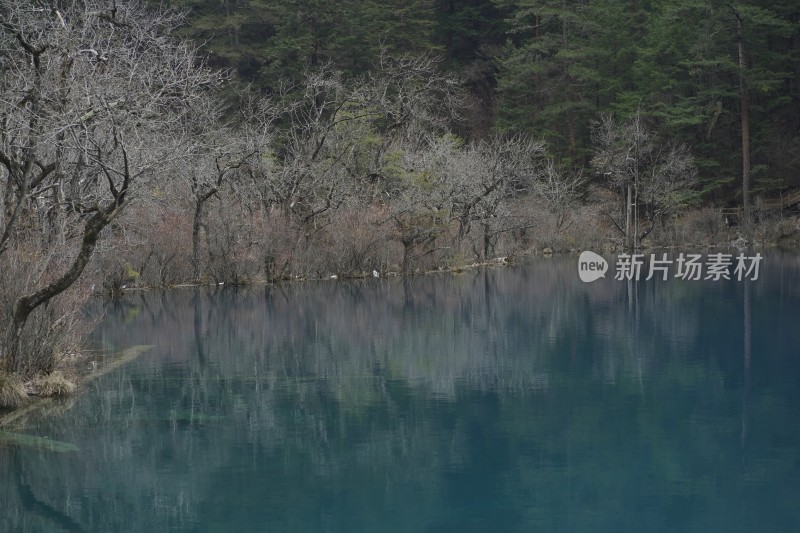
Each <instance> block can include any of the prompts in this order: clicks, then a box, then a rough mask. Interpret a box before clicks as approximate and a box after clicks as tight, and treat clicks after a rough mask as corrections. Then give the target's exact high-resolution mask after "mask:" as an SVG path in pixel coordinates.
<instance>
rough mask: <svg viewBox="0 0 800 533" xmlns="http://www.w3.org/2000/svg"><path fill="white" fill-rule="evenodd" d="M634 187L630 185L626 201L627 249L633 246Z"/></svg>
mask: <svg viewBox="0 0 800 533" xmlns="http://www.w3.org/2000/svg"><path fill="white" fill-rule="evenodd" d="M632 191H633V188H632V187H631V186H630V185H628V197H627V199H626V201H625V249H626V250H630V249H631V248H633V246H632V244H631V235H632V234H633V231H631V214H632V213H631V212H632V208H633V192H632Z"/></svg>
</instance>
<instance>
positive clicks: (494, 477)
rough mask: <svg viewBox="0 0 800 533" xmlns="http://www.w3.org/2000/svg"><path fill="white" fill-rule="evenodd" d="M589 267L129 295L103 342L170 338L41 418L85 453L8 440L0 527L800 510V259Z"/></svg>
mask: <svg viewBox="0 0 800 533" xmlns="http://www.w3.org/2000/svg"><path fill="white" fill-rule="evenodd" d="M573 263H574V258H573V257H561V258H560V257H555V258H551V259H549V260H541V261H537V262H536V263H535V264H533V265H531V266H525V267H515V268H506V269H496V270H493V269H488V270H477V271H474V272H466V273H463V274H459V275H450V274H446V275H432V276H422V277H412V278H404V279H398V278H395V279H383V278H381V279H368V280H362V281H354V282H341V281H337V282H329V281H328V282H310V283H302V284H285V285H275V286H266V287H261V288H251V289H247V290H240V291H235V290H230V289H225V290H222V291H206V290H180V291H174V292H172V293H168V294H158V293H139V294H134V295H131V296H129V297H128V298H127V299H126V300H124V301H122V302H114V303H112V304H109V306H108V308H107V309H106V311H107V313H108V316H107V318H106V319H105V321H104V322H103V324H102V326H101V327H100V328H99V329H98V332H97V341H98V342H100V343H102V344H103V345H105V346H106V347H107V348H108V349H110V350H113V349H116V348H120V347H125V346H129V345H133V344H154V345H156V346H157V348H156V349H155V350H153V351H152V352H151V353H149V354H147V355H145V356H143V357H142V358H141V359H140V360H139V361H137V362H136V363H133V364H131V365H129V366H126V367H123V368H121V369H120V370H118V371H116V372H114V373H111V374H109V375H107V376H104V377H103V378H101V379H100V380H99V381H97V382H95V383H92V384H91V385H89V387H88V390H86V391H85V392H84V393H83V394H82V395H81V396H80V397H79V398H77V399H76V401H74V402H73V403H74V406H72V407H71V408H69V409H62V410H61V411H59V412H58V413H54V414H52V415H49V414H47V413H43V414H41V415H39V416H38V417H36V418H35V419H29V420H28V421H27V427H26V428H25V429H24V431H25V432H27V433H29V434H33V435H39V436H48V437H50V438H53V439H58V440H62V441H66V442H71V443H74V444H75V445H77V446H78V447H79V449H80V451H79V452H77V453H63V454H55V453H52V452H41V451H36V450H29V449H24V448H18V447H15V448H10V447H5V448H3V449H2V454H0V475H2V476H4V479H7V480H13V482H10V483H6V484H4V485H3V486H2V488H0V505H1V506H2V508H3V509H4V512H3V516H2V518H0V520H1V521H2V522H0V529H3V530H9V531H39V530H58V529H60V530H65V531H81V530H86V531H119V530H145V529H151V530H154V531H162V530H181V529H189V530H191V529H198V530H209V531H213V530H217V529H219V530H223V529H224V530H229V529H235V528H239V529H242V530H253V529H256V530H259V529H270V530H272V529H274V530H278V531H374V530H378V529H380V530H381V531H421V530H425V529H426V528H427V529H431V530H438V529H442V530H454V529H455V528H458V529H459V530H463V531H485V530H487V528H488V529H492V530H497V531H517V530H519V531H522V530H524V531H528V530H531V529H534V528H537V527H538V528H541V529H545V530H565V531H581V530H586V531H589V530H591V531H596V530H598V529H600V530H603V529H605V530H610V529H614V530H626V529H627V530H632V531H633V530H648V531H654V530H655V531H658V530H676V529H677V530H683V531H692V530H696V531H700V530H708V529H709V528H711V529H720V528H723V527H724V528H725V529H726V530H730V531H747V530H751V529H752V528H753V527H755V524H756V523H759V524H761V526H762V527H763V525H764V517H765V516H770V517H771V518H770V520H771V522H769V523H770V524H775V525H776V529H777V528H778V526H780V525H785V524H788V523H791V521H792V520H794V521H795V522H794V523H797V519H798V518H800V516H798V510H797V509H796V506H795V505H794V503H792V502H796V501H797V500H798V497H800V485H799V482H798V476H797V473H798V468H800V466H799V465H800V452H799V450H800V446H799V445H800V437H799V431H800V428H798V427H797V424H796V413H797V411H798V408H800V405H798V403H800V400H798V397H797V394H796V391H797V390H798V389H797V387H798V385H800V370H799V367H800V353H798V348H797V347H798V346H800V333H798V331H797V330H796V327H795V326H794V323H793V319H792V318H791V315H790V314H789V310H791V309H793V308H794V309H796V306H797V304H798V303H799V302H800V293H798V287H797V285H796V281H795V280H796V279H800V278H798V273H800V272H799V271H800V262H799V261H798V259H797V257H796V256H794V255H786V256H780V255H774V256H770V257H768V258H767V260H765V265H766V266H768V269H766V272H765V274H764V279H762V280H761V281H760V282H757V283H754V284H752V285H751V286H747V289H745V286H744V285H743V284H742V283H737V282H732V283H711V282H708V283H690V282H672V281H670V282H659V281H649V282H639V283H638V284H636V283H631V284H626V283H623V282H616V281H614V280H613V279H608V280H601V281H598V282H596V283H593V284H591V285H586V284H583V283H581V282H580V281H579V280H578V278H577V275H576V272H575V269H574V265H573ZM740 327H742V329H743V331H739V328H740ZM742 339H744V342H743V341H742ZM742 361H744V364H743V363H742ZM745 457H746V458H747V460H744V459H745ZM768 525H769V524H768ZM768 529H769V528H768Z"/></svg>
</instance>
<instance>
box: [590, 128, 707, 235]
mask: <svg viewBox="0 0 800 533" xmlns="http://www.w3.org/2000/svg"><path fill="white" fill-rule="evenodd" d="M593 140H594V142H595V144H596V146H597V148H596V151H595V155H594V157H593V158H592V167H593V168H594V169H595V170H596V171H597V172H598V173H599V174H600V175H602V176H603V177H604V178H605V179H606V180H607V182H608V184H609V185H610V186H611V187H612V188H613V189H615V190H617V191H619V192H620V193H621V194H622V195H623V197H624V198H626V201H625V210H624V213H625V215H624V216H625V222H622V217H620V216H614V215H611V214H609V217H610V218H611V220H612V222H613V223H614V225H615V226H616V227H617V229H619V230H620V232H621V233H622V234H623V235H624V236H625V239H626V246H627V247H637V246H638V243H639V241H640V240H641V239H643V238H645V237H646V236H647V235H649V234H650V232H651V231H652V230H653V229H654V228H655V225H656V222H657V221H658V220H660V219H662V217H664V216H665V215H669V214H673V213H675V212H677V211H678V210H680V209H681V208H683V207H684V206H686V205H687V203H688V202H689V201H690V200H691V199H692V198H693V196H694V193H693V191H692V186H693V185H694V184H695V182H696V180H697V169H696V167H695V165H694V159H693V157H692V155H691V154H690V152H689V149H688V148H687V147H686V146H685V145H683V144H677V143H673V142H668V141H664V140H662V139H660V138H659V137H658V136H657V135H656V134H655V133H653V132H652V131H651V130H650V129H649V128H648V127H647V125H646V124H645V121H644V118H643V117H642V116H641V114H640V113H638V112H637V113H636V115H634V116H633V117H632V118H631V119H629V120H628V121H626V122H624V123H622V124H618V123H617V122H616V120H615V119H614V117H613V116H611V115H601V116H600V120H599V122H598V123H597V124H596V125H595V128H594V131H593ZM641 218H644V219H645V220H646V221H647V223H648V225H647V227H646V228H644V229H641V228H640V226H639V221H640V219H641Z"/></svg>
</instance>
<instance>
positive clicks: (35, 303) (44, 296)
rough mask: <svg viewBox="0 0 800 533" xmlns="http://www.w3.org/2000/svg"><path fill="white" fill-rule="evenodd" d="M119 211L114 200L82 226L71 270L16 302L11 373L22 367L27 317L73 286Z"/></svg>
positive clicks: (12, 327) (11, 344) (10, 340)
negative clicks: (22, 342) (23, 333)
mask: <svg viewBox="0 0 800 533" xmlns="http://www.w3.org/2000/svg"><path fill="white" fill-rule="evenodd" d="M117 212H118V205H117V204H116V203H112V204H111V205H109V206H107V207H106V208H101V209H100V210H99V211H97V212H96V213H95V214H94V215H92V217H91V218H89V220H87V221H86V225H85V226H84V228H83V240H82V242H81V248H80V250H79V251H78V255H77V256H76V257H75V260H74V261H73V262H72V265H71V266H70V268H69V270H67V271H66V272H65V273H64V274H63V275H62V276H61V277H59V278H58V279H56V280H55V281H53V282H52V283H50V284H49V285H47V286H46V287H43V288H41V289H39V290H38V291H36V292H34V293H33V294H29V295H27V296H22V297H20V298H19V299H18V300H17V302H16V304H15V305H14V314H13V315H12V323H11V330H10V333H9V335H10V339H9V343H8V350H9V351H8V366H9V370H11V371H12V372H17V371H18V370H19V369H20V363H21V360H20V353H19V350H20V339H21V336H22V330H23V328H24V327H25V323H26V322H27V321H28V317H29V316H30V315H31V313H33V311H35V310H36V308H37V307H39V306H40V305H42V304H45V303H47V302H49V301H50V300H51V299H52V298H54V297H56V296H58V295H59V294H61V293H62V292H64V291H65V290H67V289H68V288H69V287H70V286H72V284H73V283H75V281H77V279H78V278H79V277H80V275H81V274H82V273H83V269H84V268H86V265H87V263H88V262H89V259H90V258H91V256H92V253H93V252H94V248H95V245H96V244H97V239H98V238H99V237H100V232H101V231H102V230H103V228H105V227H106V226H107V225H108V224H109V223H110V222H111V220H112V219H113V218H114V215H116V213H117Z"/></svg>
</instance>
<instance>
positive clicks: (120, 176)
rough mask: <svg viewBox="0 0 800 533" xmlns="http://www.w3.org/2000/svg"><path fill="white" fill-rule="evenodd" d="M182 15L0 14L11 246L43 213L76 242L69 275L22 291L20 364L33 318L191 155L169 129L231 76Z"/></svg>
mask: <svg viewBox="0 0 800 533" xmlns="http://www.w3.org/2000/svg"><path fill="white" fill-rule="evenodd" d="M180 22H181V17H180V16H179V15H177V14H175V13H171V12H150V11H148V10H146V9H145V8H144V6H142V5H140V4H138V3H135V2H125V3H119V4H117V3H112V4H110V5H109V4H108V3H106V2H102V1H100V0H84V1H79V2H75V3H72V4H68V5H65V6H64V8H63V10H61V9H59V8H53V7H50V6H48V7H44V5H43V4H38V3H31V2H28V1H25V0H8V1H7V2H5V3H4V9H3V10H2V11H0V69H1V70H2V76H0V168H2V174H1V175H0V178H2V187H3V201H4V205H3V208H4V209H3V213H2V214H3V216H2V227H0V255H1V254H3V253H4V252H5V251H6V250H7V249H8V245H9V243H10V242H11V241H12V240H14V239H19V238H21V236H22V235H23V234H25V233H26V232H27V233H30V232H31V231H34V232H38V234H40V235H41V234H42V229H41V228H34V227H33V226H32V225H31V224H30V220H31V217H33V216H35V215H38V214H40V213H46V214H47V218H48V221H49V226H48V227H49V228H59V227H64V225H66V224H68V225H69V232H70V233H71V234H72V235H73V236H74V239H75V241H77V242H76V243H75V251H74V254H73V255H72V256H71V258H70V259H69V263H68V264H67V265H66V266H64V268H63V269H62V270H61V271H60V272H58V273H55V274H53V275H52V276H50V277H48V278H47V279H43V280H41V281H40V282H39V283H38V284H37V285H36V286H32V287H30V288H29V289H27V292H26V293H25V294H24V295H23V296H21V297H19V298H18V299H17V300H16V303H15V304H14V309H13V312H12V316H11V324H10V326H9V333H8V335H9V336H8V344H7V348H6V352H5V353H4V356H5V357H4V359H5V362H6V365H7V366H8V367H9V368H10V369H12V370H16V369H18V368H19V361H20V355H21V354H20V353H19V349H18V348H19V339H20V336H21V335H22V333H23V329H24V327H25V324H26V321H27V319H28V317H29V315H30V314H31V313H32V312H33V311H34V310H35V309H36V308H37V307H39V306H41V305H43V304H45V303H47V302H48V301H49V300H51V299H52V298H54V297H55V296H57V295H59V294H60V293H62V292H63V291H64V290H66V289H67V288H68V287H70V286H71V285H72V284H73V283H75V281H76V280H77V279H78V278H79V277H80V276H81V274H82V272H83V270H84V268H85V267H86V264H87V263H88V261H89V259H90V257H91V256H92V253H93V251H94V249H95V246H96V244H97V242H98V239H99V238H100V236H101V233H102V232H103V229H104V228H105V227H106V226H108V225H109V224H110V223H111V221H112V220H114V219H115V218H116V217H117V216H118V214H119V213H120V210H121V209H122V208H123V206H124V205H126V204H127V203H128V202H129V201H131V199H133V198H135V197H136V195H137V193H138V190H140V189H141V188H142V187H144V186H145V185H146V184H147V182H148V180H150V179H152V178H153V176H154V175H156V174H157V173H158V172H159V171H160V169H161V168H162V167H163V166H164V165H165V163H166V162H168V161H170V160H174V159H176V158H185V157H189V156H190V155H191V154H190V152H189V150H188V144H189V141H188V140H187V139H185V138H182V137H181V136H176V135H172V134H171V133H170V132H171V131H172V129H173V127H174V126H175V125H176V124H178V123H179V122H180V120H181V117H182V116H183V115H185V114H186V113H187V112H189V110H190V109H191V104H192V102H194V101H195V99H196V98H198V96H199V95H201V94H202V93H204V92H207V91H209V90H213V89H214V88H215V87H216V86H217V85H218V84H219V82H220V79H219V77H218V76H217V75H216V74H215V73H213V72H211V71H210V70H208V69H206V68H203V65H202V62H201V61H200V60H199V58H198V56H197V54H196V52H195V50H194V48H193V47H191V46H190V45H188V44H187V43H184V42H180V41H177V40H175V39H173V38H172V37H171V33H172V30H173V29H174V28H175V27H176V26H177V25H178V24H179V23H180ZM45 233H46V231H45ZM47 237H48V236H47V235H46V234H44V235H42V238H43V239H44V240H46V239H47Z"/></svg>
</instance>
